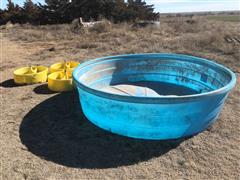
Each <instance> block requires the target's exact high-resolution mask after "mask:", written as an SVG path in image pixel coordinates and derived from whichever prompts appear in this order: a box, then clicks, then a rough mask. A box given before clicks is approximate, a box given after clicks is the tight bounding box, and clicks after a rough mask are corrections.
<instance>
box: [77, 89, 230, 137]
mask: <svg viewBox="0 0 240 180" xmlns="http://www.w3.org/2000/svg"><path fill="white" fill-rule="evenodd" d="M78 92H79V97H80V102H81V106H82V109H83V112H84V114H85V116H86V117H87V118H88V119H89V120H90V121H91V122H92V123H94V124H95V125H97V126H99V127H100V128H102V129H105V130H107V131H110V132H113V133H116V134H120V135H124V136H128V137H133V138H140V139H152V140H163V139H176V138H181V137H187V136H192V135H195V134H197V133H199V132H202V131H203V130H205V129H206V128H207V127H208V126H209V125H210V124H212V123H213V122H214V121H215V120H216V119H217V117H218V115H219V113H220V111H221V109H222V107H223V104H224V101H225V99H226V97H227V94H225V93H223V94H215V95H212V96H209V97H206V98H203V97H201V98H195V99H192V100H191V99H190V100H189V101H188V102H186V101H183V102H181V101H177V102H176V101H169V103H164V104H143V103H139V102H126V101H119V100H114V99H107V98H105V97H101V96H98V95H95V94H90V93H89V92H87V91H84V90H82V89H80V88H78Z"/></svg>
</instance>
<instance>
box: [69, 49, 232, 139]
mask: <svg viewBox="0 0 240 180" xmlns="http://www.w3.org/2000/svg"><path fill="white" fill-rule="evenodd" d="M73 78H74V81H75V83H76V85H77V89H78V92H79V97H80V102H81V106H82V110H83V113H84V114H85V116H86V117H87V118H88V119H89V120H90V121H91V122H92V123H94V124H95V125H96V126H98V127H100V128H102V129H105V130H107V131H110V132H113V133H116V134H120V135H124V136H128V137H133V138H141V139H154V140H160V139H176V138H181V137H186V136H192V135H195V134H197V133H200V132H202V131H203V130H205V129H206V128H207V127H208V126H209V125H211V124H213V123H214V121H215V120H216V119H217V118H218V116H219V113H220V111H221V110H222V107H223V105H224V101H225V100H226V98H227V96H228V94H229V92H230V90H231V89H232V88H233V87H234V85H235V83H236V76H235V74H234V73H233V72H232V71H230V70H229V69H227V68H226V67H224V66H222V65H220V64H217V63H215V62H212V61H209V60H206V59H203V58H199V57H193V56H187V55H180V54H132V55H119V56H110V57H104V58H99V59H95V60H91V61H87V62H85V63H82V64H80V65H79V66H78V67H77V68H76V69H75V70H74V72H73ZM106 89H107V90H106ZM147 92H148V93H147Z"/></svg>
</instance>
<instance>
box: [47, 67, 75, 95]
mask: <svg viewBox="0 0 240 180" xmlns="http://www.w3.org/2000/svg"><path fill="white" fill-rule="evenodd" d="M48 88H49V89H50V90H52V91H54V92H67V91H72V90H73V88H74V86H73V81H72V73H71V72H70V73H69V72H63V71H59V72H54V73H51V74H50V75H49V76H48Z"/></svg>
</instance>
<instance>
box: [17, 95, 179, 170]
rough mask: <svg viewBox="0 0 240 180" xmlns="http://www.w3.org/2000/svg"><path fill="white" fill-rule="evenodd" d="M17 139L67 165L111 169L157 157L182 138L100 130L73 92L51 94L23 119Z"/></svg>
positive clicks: (36, 151) (177, 143)
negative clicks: (140, 136)
mask: <svg viewBox="0 0 240 180" xmlns="http://www.w3.org/2000/svg"><path fill="white" fill-rule="evenodd" d="M19 131H20V138H21V141H22V143H23V144H24V145H25V146H27V148H28V150H29V151H30V152H32V153H33V154H35V155H37V156H39V157H41V158H43V159H46V160H49V161H52V162H55V163H57V164H61V165H64V166H68V167H77V168H90V169H91V168H113V167H118V166H124V165H131V164H135V163H138V162H141V161H145V160H148V159H151V158H153V157H158V156H161V155H163V154H165V153H167V152H168V151H170V150H171V149H174V148H176V147H177V146H178V145H179V144H180V143H181V142H182V141H183V140H170V141H147V140H137V139H131V138H127V137H122V136H118V135H114V134H111V133H108V132H106V131H103V130H101V129H99V128H97V127H95V126H94V125H92V124H91V123H90V122H89V121H87V120H86V118H85V117H84V115H83V113H82V110H81V108H80V106H79V102H78V96H77V94H76V93H63V94H58V95H55V96H53V97H51V98H49V99H47V100H45V101H44V102H42V103H40V104H38V105H37V106H36V107H34V108H33V109H32V110H31V111H30V112H29V113H28V114H27V115H26V116H25V117H24V119H23V121H22V124H21V126H20V130H19Z"/></svg>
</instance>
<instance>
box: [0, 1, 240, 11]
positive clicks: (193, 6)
mask: <svg viewBox="0 0 240 180" xmlns="http://www.w3.org/2000/svg"><path fill="white" fill-rule="evenodd" d="M0 1H1V9H4V8H6V3H7V0H0ZM13 2H14V3H17V4H19V5H22V4H23V2H24V0H13ZM33 2H41V3H43V2H44V0H33ZM146 2H147V3H148V4H154V6H155V11H156V12H160V13H169V12H194V11H228V10H240V0H146Z"/></svg>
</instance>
